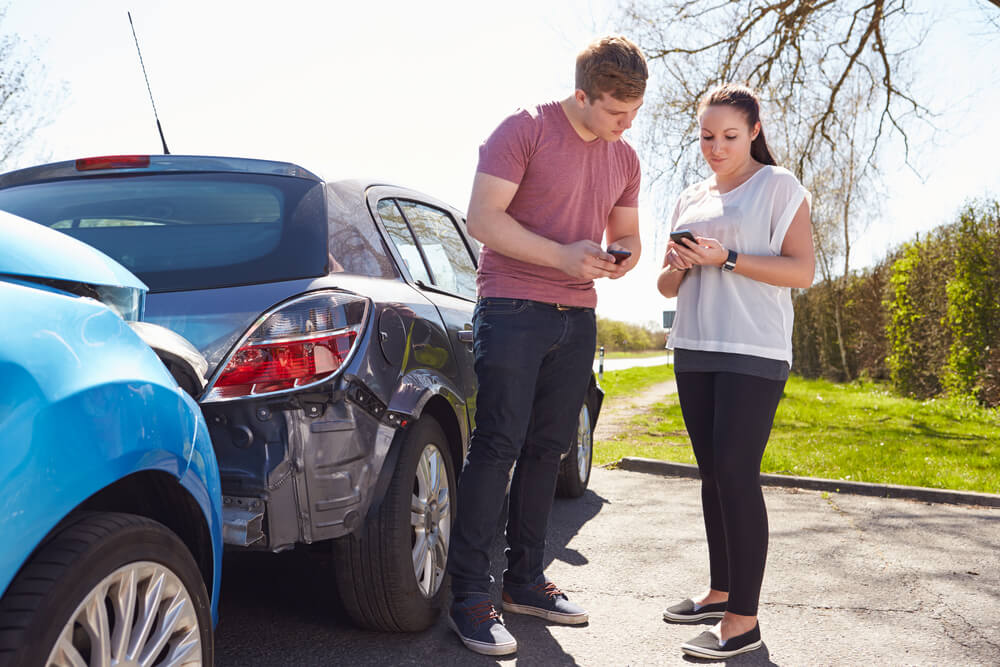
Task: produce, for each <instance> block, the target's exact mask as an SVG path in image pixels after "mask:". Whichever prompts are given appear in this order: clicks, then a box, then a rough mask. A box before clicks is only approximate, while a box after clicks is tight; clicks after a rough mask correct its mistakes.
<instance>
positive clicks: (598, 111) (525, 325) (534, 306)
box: [448, 37, 647, 655]
mask: <svg viewBox="0 0 1000 667" xmlns="http://www.w3.org/2000/svg"><path fill="white" fill-rule="evenodd" d="M646 78H647V70H646V62H645V59H644V58H643V55H642V53H641V51H639V49H638V47H637V46H636V45H635V44H633V43H632V42H630V41H629V40H627V39H625V38H624V37H606V38H603V39H599V40H597V41H594V42H593V43H591V44H590V45H589V46H587V48H586V49H584V50H583V52H582V53H580V55H579V56H578V57H577V61H576V92H575V93H574V94H573V95H571V96H569V97H567V98H566V99H564V100H562V101H561V102H550V103H546V104H541V105H538V106H536V107H533V108H531V109H525V110H519V111H518V112H517V113H515V114H514V115H512V116H510V117H508V118H507V119H506V120H504V121H503V122H502V123H501V124H500V126H499V127H498V128H497V129H496V130H495V131H494V132H493V134H492V135H490V137H489V139H487V140H486V142H485V143H484V144H483V145H482V146H481V147H480V149H479V167H478V169H477V173H476V177H475V181H474V183H473V186H472V201H471V202H470V203H469V215H468V229H469V233H470V234H472V236H474V237H475V238H477V239H479V240H480V241H482V243H483V245H484V248H483V251H482V253H481V254H480V261H479V276H478V287H479V303H478V305H477V306H476V312H475V316H474V319H473V322H474V324H473V327H474V332H475V368H476V377H477V378H478V380H479V394H478V398H477V407H476V428H475V431H474V432H473V435H472V442H471V444H470V447H469V455H468V459H467V461H466V464H465V468H464V469H463V471H462V475H461V478H460V481H459V488H458V498H457V501H458V507H457V510H458V512H457V516H456V519H455V527H454V533H453V535H452V542H451V550H450V553H449V558H448V571H449V573H450V574H451V577H452V592H453V594H454V598H455V599H454V602H453V603H452V606H451V610H450V613H449V620H450V624H451V626H452V628H454V630H455V631H456V632H457V633H458V635H459V637H461V639H462V642H463V643H464V644H465V645H466V646H467V647H468V648H470V649H472V650H473V651H476V652H478V653H484V654H488V655H504V654H508V653H513V652H514V651H516V650H517V642H516V640H515V639H514V637H513V636H512V635H511V634H510V633H509V632H508V631H507V629H506V628H505V627H504V625H503V623H502V622H501V621H500V618H499V616H498V615H497V613H496V610H495V609H494V607H493V604H492V602H491V598H490V581H491V578H490V558H489V550H490V545H491V543H492V542H493V536H494V533H495V530H496V526H497V521H498V519H499V516H500V512H501V511H502V508H503V502H504V495H505V493H506V490H507V481H508V475H509V474H510V472H511V468H512V467H513V466H514V464H515V463H516V464H517V467H516V468H514V477H513V480H512V481H511V485H510V505H509V514H508V519H507V543H508V545H509V549H508V550H507V570H506V572H505V573H504V576H503V610H504V611H507V612H511V613H521V614H530V615H533V616H539V617H542V618H545V619H547V620H549V621H552V622H556V623H570V624H576V623H585V622H586V621H587V612H586V611H584V610H583V609H581V608H580V607H579V606H577V605H575V604H573V603H572V602H570V601H569V600H568V599H567V597H566V596H565V595H564V594H563V593H562V592H561V591H560V590H559V589H558V588H556V586H555V584H553V583H552V582H550V581H549V580H548V579H546V578H545V575H544V574H543V573H542V566H543V556H544V553H545V534H546V529H547V526H548V519H549V510H550V509H551V507H552V496H553V493H554V491H555V486H556V478H557V476H558V473H559V460H560V457H561V455H562V454H563V453H564V452H565V451H566V450H567V449H568V447H569V446H570V443H571V442H572V440H573V434H574V433H575V432H576V428H577V419H578V416H579V413H580V406H581V405H582V404H583V400H584V397H585V395H586V392H587V387H588V384H589V381H590V376H591V368H592V365H593V360H594V349H595V347H596V338H597V329H596V324H595V319H594V306H595V305H596V304H597V294H596V292H595V290H594V282H593V281H594V280H595V279H597V278H620V277H621V276H623V275H625V274H626V273H627V272H628V271H629V270H631V269H632V267H634V266H635V264H636V262H637V261H638V259H639V252H640V244H639V216H638V209H637V203H638V195H639V161H638V158H637V157H636V154H635V151H634V150H633V149H632V147H631V146H629V145H628V144H627V143H625V142H624V141H622V140H621V136H622V134H623V133H624V132H625V130H627V129H628V128H629V127H630V126H631V124H632V120H633V119H634V118H635V115H636V113H638V111H639V107H640V106H641V105H642V98H643V94H644V93H645V89H646ZM602 236H603V237H605V238H606V240H607V247H608V250H619V251H621V250H625V251H630V252H631V255H630V256H627V257H624V258H619V259H618V262H617V263H615V259H616V257H615V256H614V255H612V254H609V253H608V252H605V251H604V250H602V248H601V239H602Z"/></svg>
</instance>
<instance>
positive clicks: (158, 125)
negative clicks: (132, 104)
mask: <svg viewBox="0 0 1000 667" xmlns="http://www.w3.org/2000/svg"><path fill="white" fill-rule="evenodd" d="M127 13H128V24H129V25H130V26H132V39H134V40H135V50H136V51H138V52H139V66H140V67H142V76H143V77H145V79H146V90H148V91H149V102H150V104H152V105H153V118H155V119H156V129H157V130H159V131H160V142H161V143H162V144H163V154H164V155H170V150H169V149H168V148H167V140H166V139H164V138H163V126H162V125H160V117H159V115H157V113H156V102H154V101H153V89H152V88H151V87H150V85H149V75H148V74H146V64H145V63H144V62H142V49H140V48H139V38H138V37H136V35H135V24H134V23H132V12H127Z"/></svg>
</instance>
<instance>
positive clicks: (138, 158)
mask: <svg viewBox="0 0 1000 667" xmlns="http://www.w3.org/2000/svg"><path fill="white" fill-rule="evenodd" d="M148 166H149V156H148V155H103V156H101V157H85V158H80V159H79V160H77V161H76V170H77V171H90V170H92V169H132V168H135V167H148Z"/></svg>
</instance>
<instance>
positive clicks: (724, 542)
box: [677, 372, 785, 616]
mask: <svg viewBox="0 0 1000 667" xmlns="http://www.w3.org/2000/svg"><path fill="white" fill-rule="evenodd" d="M784 387H785V383H784V381H780V380H767V379H765V378H761V377H756V376H753V375H742V374H739V373H687V372H682V373H678V374H677V395H678V398H679V399H680V403H681V412H683V414H684V423H685V425H686V426H687V430H688V435H690V436H691V444H692V446H693V447H694V455H695V458H697V460H698V471H699V472H700V473H701V505H702V510H703V512H704V514H705V532H706V533H707V535H708V555H709V566H710V569H711V586H712V588H714V589H716V590H719V591H728V592H729V604H728V606H727V609H728V610H729V611H731V612H733V613H734V614H742V615H746V616H756V615H757V602H758V600H759V598H760V584H761V581H762V580H763V579H764V562H765V561H766V560H767V509H766V508H765V507H764V495H763V494H762V493H761V490H760V460H761V457H763V456H764V447H766V446H767V439H768V437H769V436H770V434H771V425H772V424H773V423H774V412H775V410H777V409H778V401H779V400H781V394H782V391H783V390H784Z"/></svg>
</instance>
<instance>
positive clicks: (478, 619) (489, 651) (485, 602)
mask: <svg viewBox="0 0 1000 667" xmlns="http://www.w3.org/2000/svg"><path fill="white" fill-rule="evenodd" d="M448 625H450V626H451V629H452V630H454V631H455V632H456V633H457V634H458V637H459V639H461V640H462V643H463V644H465V646H466V648H468V649H469V650H471V651H475V652H476V653H482V654H483V655H507V654H508V653H514V652H516V651H517V640H516V639H514V635H512V634H510V632H508V631H507V628H505V627H504V624H503V623H502V622H501V621H500V615H499V614H497V610H496V609H495V608H494V607H493V602H492V600H490V598H489V597H488V596H475V597H469V598H465V599H464V600H456V601H454V602H452V604H451V609H450V610H448Z"/></svg>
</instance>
